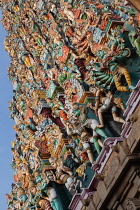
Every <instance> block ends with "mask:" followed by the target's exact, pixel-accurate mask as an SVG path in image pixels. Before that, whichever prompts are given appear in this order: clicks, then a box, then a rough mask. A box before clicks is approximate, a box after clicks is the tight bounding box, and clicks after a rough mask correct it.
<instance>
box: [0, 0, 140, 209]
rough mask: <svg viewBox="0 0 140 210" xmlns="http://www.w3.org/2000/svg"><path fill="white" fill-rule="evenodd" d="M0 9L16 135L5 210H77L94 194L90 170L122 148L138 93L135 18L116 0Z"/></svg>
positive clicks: (26, 3) (14, 1) (5, 4)
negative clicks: (130, 109)
mask: <svg viewBox="0 0 140 210" xmlns="http://www.w3.org/2000/svg"><path fill="white" fill-rule="evenodd" d="M1 9H2V13H3V18H2V23H3V26H4V27H5V29H6V30H7V33H8V36H7V37H6V39H5V42H4V45H5V50H7V51H8V53H9V55H10V57H11V64H10V67H9V68H8V76H9V80H10V81H11V82H12V84H13V98H12V101H11V102H9V111H10V116H11V118H12V119H13V120H14V121H15V125H14V126H13V127H14V129H15V131H16V136H15V139H14V140H13V141H12V153H13V160H12V164H11V166H12V168H13V170H14V181H15V183H13V184H12V190H11V193H10V194H7V203H8V210H13V209H14V210H15V209H16V210H37V209H46V210H51V209H53V210H67V209H69V208H70V209H77V210H80V208H81V207H75V206H76V204H75V205H73V202H75V203H76V198H78V196H81V195H82V196H83V194H82V193H83V192H85V194H86V192H92V194H94V191H95V189H96V187H97V179H95V178H96V177H95V174H96V172H97V166H99V164H97V163H98V162H99V161H100V162H101V161H103V159H102V158H101V157H102V156H103V154H106V153H107V152H108V151H109V148H111V147H109V145H111V144H113V145H114V144H117V141H119V139H121V141H122V140H123V138H122V137H121V136H122V132H123V130H124V129H126V126H127V122H126V121H127V120H126V117H127V116H124V115H123V112H124V111H125V109H127V105H126V103H127V101H128V98H129V97H130V94H131V96H132V94H134V93H135V94H136V93H137V92H138V91H139V90H138V89H139V86H138V85H137V84H138V81H139V77H140V57H139V56H140V35H139V31H140V14H139V13H138V11H137V10H136V9H135V8H133V7H132V6H131V5H130V4H129V3H128V2H127V1H120V0H89V1H88V0H87V1H83V0H78V1H77V0H65V1H64V0H54V1H49V0H1ZM138 95H139V94H138ZM115 142H116V143H115ZM106 148H108V150H106ZM101 155H102V156H101ZM91 183H92V187H91ZM88 189H89V191H88ZM86 195H87V196H88V195H89V194H88V193H87V194H86ZM76 196H77V197H76ZM87 196H86V198H87ZM83 197H84V196H83ZM81 198H82V197H81ZM70 202H71V204H70ZM77 202H79V201H77ZM73 206H74V207H73Z"/></svg>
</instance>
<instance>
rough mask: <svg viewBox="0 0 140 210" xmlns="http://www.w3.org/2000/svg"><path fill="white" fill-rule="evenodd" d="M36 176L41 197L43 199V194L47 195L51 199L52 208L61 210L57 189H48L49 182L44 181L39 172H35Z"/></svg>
mask: <svg viewBox="0 0 140 210" xmlns="http://www.w3.org/2000/svg"><path fill="white" fill-rule="evenodd" d="M34 175H35V181H36V183H37V184H38V185H37V186H38V189H39V190H40V193H39V195H40V196H41V197H43V195H42V193H45V194H46V195H47V196H48V197H49V201H50V204H51V207H52V208H53V209H54V210H61V204H60V202H59V199H58V197H57V194H56V191H55V189H54V188H53V187H48V184H47V180H44V179H43V177H42V175H41V174H40V173H39V172H38V171H35V173H34Z"/></svg>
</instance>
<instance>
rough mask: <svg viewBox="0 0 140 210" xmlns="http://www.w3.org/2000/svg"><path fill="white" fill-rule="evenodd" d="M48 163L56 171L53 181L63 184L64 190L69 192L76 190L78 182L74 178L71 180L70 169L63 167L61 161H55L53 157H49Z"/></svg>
mask: <svg viewBox="0 0 140 210" xmlns="http://www.w3.org/2000/svg"><path fill="white" fill-rule="evenodd" d="M49 162H50V164H51V166H53V167H54V168H55V169H56V172H55V174H54V181H55V182H56V183H58V184H65V186H66V188H67V189H68V190H69V191H70V192H71V191H73V190H76V188H77V186H78V185H79V184H80V182H78V181H77V180H76V178H73V173H72V171H71V169H70V168H68V167H66V166H64V165H63V162H62V160H61V159H57V158H55V157H50V158H49Z"/></svg>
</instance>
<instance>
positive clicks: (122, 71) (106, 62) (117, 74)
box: [97, 50, 135, 91]
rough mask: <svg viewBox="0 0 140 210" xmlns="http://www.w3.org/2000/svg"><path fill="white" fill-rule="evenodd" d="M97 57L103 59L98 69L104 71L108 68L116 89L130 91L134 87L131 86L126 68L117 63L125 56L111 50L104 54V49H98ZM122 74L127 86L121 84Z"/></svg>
mask: <svg viewBox="0 0 140 210" xmlns="http://www.w3.org/2000/svg"><path fill="white" fill-rule="evenodd" d="M97 57H98V58H100V59H102V61H103V62H102V65H101V66H100V68H99V70H100V71H101V72H104V71H105V70H106V69H109V70H110V74H112V75H113V79H114V83H115V86H116V88H117V90H118V91H131V90H133V89H135V87H133V86H132V81H131V77H130V74H129V71H128V69H126V68H125V67H123V66H121V65H119V60H122V59H123V58H124V57H125V56H123V54H122V55H120V54H118V53H116V52H114V51H112V52H110V53H109V54H108V55H106V53H105V51H104V50H99V51H98V53H97ZM122 76H124V77H125V79H126V82H127V84H128V86H123V85H122Z"/></svg>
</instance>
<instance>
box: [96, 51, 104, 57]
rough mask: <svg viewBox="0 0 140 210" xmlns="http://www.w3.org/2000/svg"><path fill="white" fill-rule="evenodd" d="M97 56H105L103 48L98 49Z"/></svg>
mask: <svg viewBox="0 0 140 210" xmlns="http://www.w3.org/2000/svg"><path fill="white" fill-rule="evenodd" d="M97 56H98V58H100V59H103V58H104V56H105V51H104V50H99V51H98V53H97Z"/></svg>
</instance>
